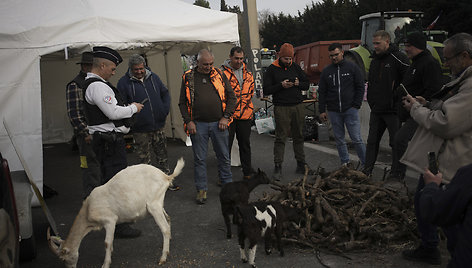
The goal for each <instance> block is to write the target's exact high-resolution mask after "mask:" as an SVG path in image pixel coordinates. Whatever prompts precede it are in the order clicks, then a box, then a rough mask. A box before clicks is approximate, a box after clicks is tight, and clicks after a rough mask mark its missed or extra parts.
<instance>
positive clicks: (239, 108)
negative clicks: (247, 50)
mask: <svg viewBox="0 0 472 268" xmlns="http://www.w3.org/2000/svg"><path fill="white" fill-rule="evenodd" d="M221 67H222V69H223V72H224V74H225V75H226V77H227V78H228V80H229V82H230V83H231V87H232V88H233V91H234V95H236V98H237V102H236V108H235V110H234V113H233V118H235V119H239V120H247V119H252V117H253V114H254V105H253V104H252V96H253V95H254V77H253V76H252V73H250V72H248V70H247V68H246V64H244V63H243V88H242V89H241V87H240V85H239V81H238V79H237V78H236V75H234V72H233V69H231V68H228V67H227V66H224V65H223V66H221Z"/></svg>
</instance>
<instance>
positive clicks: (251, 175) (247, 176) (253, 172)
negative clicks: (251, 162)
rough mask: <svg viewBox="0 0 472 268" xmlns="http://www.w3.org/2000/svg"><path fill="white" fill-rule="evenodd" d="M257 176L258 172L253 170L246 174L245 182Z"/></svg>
mask: <svg viewBox="0 0 472 268" xmlns="http://www.w3.org/2000/svg"><path fill="white" fill-rule="evenodd" d="M255 174H257V172H256V171H255V170H254V169H252V168H251V170H250V171H249V173H248V174H244V177H243V179H245V180H249V179H250V178H252V177H253V176H254V175H255Z"/></svg>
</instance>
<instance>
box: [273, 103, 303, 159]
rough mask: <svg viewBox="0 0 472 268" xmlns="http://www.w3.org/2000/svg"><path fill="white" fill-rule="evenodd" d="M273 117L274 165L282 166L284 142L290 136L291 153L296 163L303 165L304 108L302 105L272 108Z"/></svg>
mask: <svg viewBox="0 0 472 268" xmlns="http://www.w3.org/2000/svg"><path fill="white" fill-rule="evenodd" d="M274 116H275V142H274V163H275V164H282V162H283V161H284V153H285V142H286V140H287V137H289V135H290V134H291V136H292V139H293V152H294V154H295V159H296V160H297V162H298V163H305V151H304V149H303V143H304V142H305V139H304V137H303V125H304V124H305V106H304V104H303V103H300V104H296V105H292V106H280V105H275V106H274Z"/></svg>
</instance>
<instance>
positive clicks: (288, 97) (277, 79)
mask: <svg viewBox="0 0 472 268" xmlns="http://www.w3.org/2000/svg"><path fill="white" fill-rule="evenodd" d="M296 77H298V80H299V81H300V84H299V85H298V86H293V87H291V88H283V87H282V83H281V82H282V81H284V80H285V79H291V78H296ZM263 87H264V95H272V101H273V103H274V105H280V106H291V105H295V104H299V103H301V102H302V101H303V99H304V97H303V95H302V92H301V91H302V90H308V88H309V87H310V81H308V78H307V77H306V74H305V72H304V71H303V70H302V68H300V66H298V64H296V63H294V62H292V64H291V65H290V66H288V67H287V66H282V65H281V64H279V60H276V61H274V62H273V63H272V64H271V65H270V66H269V67H267V70H266V72H265V73H264V83H263Z"/></svg>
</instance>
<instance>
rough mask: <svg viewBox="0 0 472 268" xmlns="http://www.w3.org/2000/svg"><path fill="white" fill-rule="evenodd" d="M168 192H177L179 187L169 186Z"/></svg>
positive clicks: (175, 185)
mask: <svg viewBox="0 0 472 268" xmlns="http://www.w3.org/2000/svg"><path fill="white" fill-rule="evenodd" d="M169 190H171V191H178V190H180V186H178V185H177V184H171V185H169Z"/></svg>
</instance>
